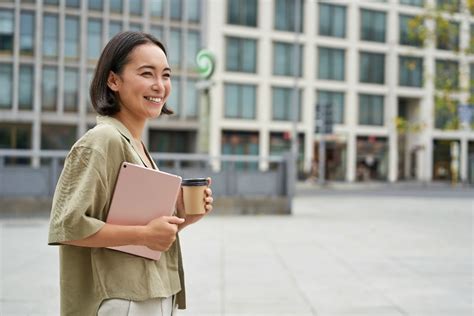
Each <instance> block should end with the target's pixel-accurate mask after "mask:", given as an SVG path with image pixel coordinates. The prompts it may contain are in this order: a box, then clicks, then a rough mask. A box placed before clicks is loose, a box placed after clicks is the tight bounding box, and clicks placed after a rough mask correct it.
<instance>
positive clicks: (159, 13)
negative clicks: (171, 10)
mask: <svg viewBox="0 0 474 316" xmlns="http://www.w3.org/2000/svg"><path fill="white" fill-rule="evenodd" d="M149 2H150V14H151V16H152V17H163V0H150V1H149Z"/></svg>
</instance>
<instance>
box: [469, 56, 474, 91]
mask: <svg viewBox="0 0 474 316" xmlns="http://www.w3.org/2000/svg"><path fill="white" fill-rule="evenodd" d="M469 90H470V92H471V99H472V98H473V96H474V64H469Z"/></svg>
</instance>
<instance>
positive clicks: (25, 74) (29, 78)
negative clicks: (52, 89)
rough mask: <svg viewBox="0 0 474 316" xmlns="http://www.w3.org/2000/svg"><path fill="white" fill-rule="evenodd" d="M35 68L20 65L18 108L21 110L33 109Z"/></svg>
mask: <svg viewBox="0 0 474 316" xmlns="http://www.w3.org/2000/svg"><path fill="white" fill-rule="evenodd" d="M33 78H34V77H33V66H32V65H20V82H19V84H18V107H19V108H20V110H32V109H33V91H34V81H33Z"/></svg>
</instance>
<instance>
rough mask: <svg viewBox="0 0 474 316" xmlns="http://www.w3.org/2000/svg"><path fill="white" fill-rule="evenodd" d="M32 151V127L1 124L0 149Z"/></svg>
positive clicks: (28, 125)
mask: <svg viewBox="0 0 474 316" xmlns="http://www.w3.org/2000/svg"><path fill="white" fill-rule="evenodd" d="M10 148H11V149H30V148H31V125H30V124H18V123H15V124H11V123H0V149H10Z"/></svg>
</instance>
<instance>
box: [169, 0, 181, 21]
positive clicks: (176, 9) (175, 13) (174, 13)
mask: <svg viewBox="0 0 474 316" xmlns="http://www.w3.org/2000/svg"><path fill="white" fill-rule="evenodd" d="M182 1H183V0H174V1H170V5H171V9H170V17H171V19H172V20H181V17H182V12H183V2H182Z"/></svg>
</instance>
